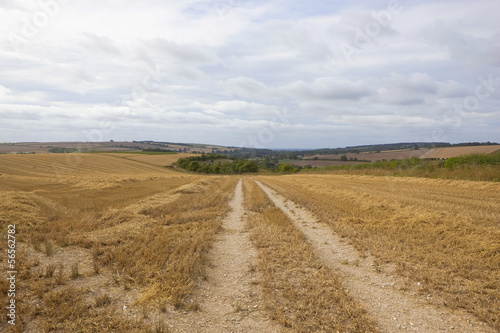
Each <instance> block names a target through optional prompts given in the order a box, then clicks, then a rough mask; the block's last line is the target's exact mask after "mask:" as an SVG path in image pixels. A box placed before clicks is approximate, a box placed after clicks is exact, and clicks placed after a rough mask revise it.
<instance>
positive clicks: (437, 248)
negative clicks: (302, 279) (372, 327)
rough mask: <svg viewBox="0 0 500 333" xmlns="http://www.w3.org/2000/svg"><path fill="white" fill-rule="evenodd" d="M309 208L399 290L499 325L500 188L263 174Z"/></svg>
mask: <svg viewBox="0 0 500 333" xmlns="http://www.w3.org/2000/svg"><path fill="white" fill-rule="evenodd" d="M259 179H260V180H261V181H262V182H263V183H265V184H268V185H269V186H271V187H272V188H273V189H275V190H276V191H278V192H279V193H281V194H282V195H285V196H286V197H287V198H289V199H291V200H293V201H294V202H296V203H299V204H300V205H303V206H304V207H306V208H308V209H310V210H311V211H313V212H314V214H315V215H316V216H317V217H318V218H319V219H320V220H321V221H323V222H325V223H327V224H329V225H330V227H331V228H332V230H333V231H334V232H335V233H337V234H339V235H340V236H341V237H344V238H346V239H348V240H349V241H350V242H351V243H352V244H353V245H354V247H355V248H356V249H357V250H358V251H360V252H361V253H369V254H371V255H373V256H374V257H375V258H376V263H377V265H378V267H380V268H379V269H380V270H381V271H385V272H387V273H388V274H390V275H398V276H402V277H404V278H405V279H406V282H405V283H404V284H403V285H401V286H399V288H400V289H401V290H408V291H409V292H415V293H418V294H421V295H422V296H425V297H426V298H427V299H428V301H429V302H430V303H432V304H435V305H444V306H446V307H450V308H452V309H465V310H467V311H468V312H470V313H471V314H473V315H475V316H476V317H477V318H479V319H480V320H482V321H484V322H486V323H488V324H489V325H490V326H491V327H493V328H495V329H497V330H498V329H499V328H500V318H499V313H500V312H499V311H497V309H498V308H499V307H500V303H499V302H500V285H499V283H500V282H499V281H500V275H499V274H500V271H499V270H498V269H496V267H500V251H499V249H500V241H499V240H500V228H499V225H500V210H499V208H498V202H500V186H499V185H498V184H495V183H484V182H471V181H443V180H431V179H416V178H389V177H384V178H381V177H369V176H338V175H301V176H283V177H260V178H259Z"/></svg>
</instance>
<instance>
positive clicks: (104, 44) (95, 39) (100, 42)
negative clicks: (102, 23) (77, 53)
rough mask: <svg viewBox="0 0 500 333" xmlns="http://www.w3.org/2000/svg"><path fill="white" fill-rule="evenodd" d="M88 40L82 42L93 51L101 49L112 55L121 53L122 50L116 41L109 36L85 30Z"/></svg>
mask: <svg viewBox="0 0 500 333" xmlns="http://www.w3.org/2000/svg"><path fill="white" fill-rule="evenodd" d="M83 35H84V36H85V38H86V40H85V41H82V42H81V44H82V45H83V46H84V47H86V48H88V49H89V50H90V51H91V52H94V51H101V52H104V53H108V54H111V55H118V54H120V53H121V52H120V50H119V49H118V47H117V46H116V45H115V42H114V41H113V40H112V39H111V38H109V37H107V36H97V35H95V34H92V33H88V32H84V33H83Z"/></svg>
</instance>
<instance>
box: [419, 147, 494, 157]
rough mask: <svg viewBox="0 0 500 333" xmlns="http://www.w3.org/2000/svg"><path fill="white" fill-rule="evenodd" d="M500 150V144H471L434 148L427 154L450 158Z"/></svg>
mask: <svg viewBox="0 0 500 333" xmlns="http://www.w3.org/2000/svg"><path fill="white" fill-rule="evenodd" d="M497 151H500V145H496V146H471V147H449V148H436V149H434V151H433V152H432V153H431V154H429V156H428V157H429V158H450V157H455V156H460V155H466V154H473V153H479V154H492V153H494V152H497Z"/></svg>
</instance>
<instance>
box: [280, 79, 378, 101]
mask: <svg viewBox="0 0 500 333" xmlns="http://www.w3.org/2000/svg"><path fill="white" fill-rule="evenodd" d="M286 89H287V90H288V91H289V92H290V93H291V94H297V95H300V96H302V97H304V98H319V99H332V100H335V99H349V100H359V99H360V98H362V97H365V96H368V95H370V93H371V92H370V89H369V88H368V87H367V86H366V85H365V84H363V83H361V82H352V81H347V80H339V79H334V78H318V79H315V80H314V81H313V82H311V83H306V82H304V81H297V82H294V83H292V84H290V85H289V86H287V87H286Z"/></svg>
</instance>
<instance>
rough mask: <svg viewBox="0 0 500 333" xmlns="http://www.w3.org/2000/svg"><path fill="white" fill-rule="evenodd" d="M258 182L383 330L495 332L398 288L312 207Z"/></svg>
mask: <svg viewBox="0 0 500 333" xmlns="http://www.w3.org/2000/svg"><path fill="white" fill-rule="evenodd" d="M257 183H258V184H259V186H261V188H262V189H263V190H264V191H265V192H266V194H267V195H268V196H269V198H270V199H271V200H272V201H273V202H274V204H275V205H276V206H277V207H279V208H280V209H282V210H283V211H284V212H285V213H286V214H287V215H288V216H289V218H290V219H291V220H292V221H293V222H294V224H295V225H296V226H297V227H298V228H299V229H300V230H301V231H302V232H303V233H304V234H305V235H306V237H307V239H308V240H309V241H310V242H311V244H312V245H313V247H314V248H315V249H316V251H317V253H318V255H319V257H320V258H321V259H322V260H323V261H324V262H325V263H326V264H327V265H328V266H329V267H330V268H332V269H334V270H335V271H337V272H341V275H342V276H343V281H344V283H345V287H346V289H347V290H348V292H349V293H350V294H351V295H352V296H353V297H354V298H355V299H356V300H357V301H358V302H360V303H361V304H362V305H363V306H364V307H365V309H366V310H367V311H368V313H370V314H371V315H372V316H373V317H374V318H376V319H377V322H378V324H379V326H380V328H381V331H383V332H401V331H416V332H429V333H431V332H494V330H493V329H491V328H489V327H488V326H486V325H485V324H484V323H481V322H479V321H477V320H476V319H475V318H474V317H473V316H471V315H469V314H467V313H465V312H461V311H452V310H450V309H446V308H443V307H436V306H433V305H431V304H427V303H426V300H425V299H422V298H421V297H419V296H417V295H415V294H411V293H408V292H402V291H400V290H398V286H400V285H401V284H402V283H403V281H401V280H400V279H398V277H396V276H393V275H390V272H389V273H382V272H377V268H376V265H375V263H374V258H373V257H371V256H370V255H366V254H364V255H361V254H360V253H359V252H358V251H356V250H355V249H354V247H352V246H351V245H350V244H348V243H347V242H346V241H345V240H342V239H341V238H340V237H339V236H338V235H335V234H334V233H333V232H332V231H331V229H330V228H329V227H328V226H327V225H326V224H325V223H322V222H320V221H318V219H316V218H315V217H314V215H313V214H312V213H311V212H309V211H307V210H306V209H304V208H302V207H300V206H299V205H296V204H295V203H293V202H291V201H289V200H287V199H286V198H285V197H283V196H282V195H281V194H278V193H276V192H275V191H274V190H272V189H270V188H269V187H267V186H265V185H263V184H262V183H260V182H258V181H257ZM428 297H432V296H431V295H428Z"/></svg>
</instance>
